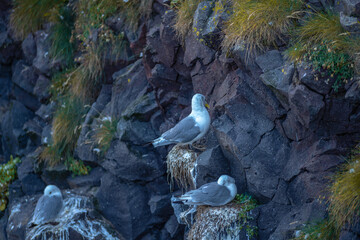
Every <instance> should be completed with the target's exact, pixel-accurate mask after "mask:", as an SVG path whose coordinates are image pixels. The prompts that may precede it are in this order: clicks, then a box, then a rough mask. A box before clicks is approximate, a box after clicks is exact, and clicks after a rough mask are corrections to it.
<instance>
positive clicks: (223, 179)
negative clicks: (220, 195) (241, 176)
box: [217, 175, 235, 186]
mask: <svg viewBox="0 0 360 240" xmlns="http://www.w3.org/2000/svg"><path fill="white" fill-rule="evenodd" d="M217 183H218V184H219V185H223V186H224V185H227V184H231V183H233V184H235V179H233V178H232V177H230V176H228V175H221V177H219V179H218V181H217Z"/></svg>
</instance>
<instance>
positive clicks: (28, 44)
mask: <svg viewBox="0 0 360 240" xmlns="http://www.w3.org/2000/svg"><path fill="white" fill-rule="evenodd" d="M21 48H22V51H23V53H24V57H25V59H26V61H27V63H29V64H31V63H32V62H33V60H34V58H35V57H36V42H35V39H34V35H33V34H32V33H30V34H29V35H28V36H27V37H26V38H25V39H24V41H23V42H22V43H21Z"/></svg>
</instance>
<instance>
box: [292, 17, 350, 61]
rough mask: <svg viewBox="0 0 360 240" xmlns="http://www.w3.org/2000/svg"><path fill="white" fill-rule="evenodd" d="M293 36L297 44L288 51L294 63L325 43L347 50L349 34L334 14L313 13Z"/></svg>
mask: <svg viewBox="0 0 360 240" xmlns="http://www.w3.org/2000/svg"><path fill="white" fill-rule="evenodd" d="M293 34H294V36H293V38H294V40H293V41H294V42H296V44H295V45H294V46H293V47H292V48H291V49H290V51H288V53H289V56H290V58H291V59H292V60H293V61H298V60H300V59H301V58H302V56H303V55H304V54H305V52H306V51H307V50H308V49H311V48H313V47H314V45H319V44H323V43H324V42H326V43H327V44H328V45H329V47H330V48H333V49H336V50H340V49H345V48H347V45H348V44H347V43H346V41H345V40H346V39H347V38H346V36H347V35H348V33H346V31H345V30H344V29H343V27H342V26H341V24H340V20H339V16H338V15H337V14H335V13H332V12H316V13H312V16H311V17H310V18H308V19H307V20H305V21H303V23H302V25H301V26H299V27H297V28H296V29H295V30H294V33H293Z"/></svg>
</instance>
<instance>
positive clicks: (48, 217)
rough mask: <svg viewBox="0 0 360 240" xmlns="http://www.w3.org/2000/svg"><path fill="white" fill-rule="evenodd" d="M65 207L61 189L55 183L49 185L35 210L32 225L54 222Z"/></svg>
mask: <svg viewBox="0 0 360 240" xmlns="http://www.w3.org/2000/svg"><path fill="white" fill-rule="evenodd" d="M62 208H63V198H62V195H61V191H60V189H59V188H58V187H57V186H55V185H48V186H47V187H46V188H45V190H44V195H42V196H41V197H40V198H39V200H38V202H37V204H36V208H35V211H34V215H33V219H32V221H31V223H32V225H39V224H44V223H48V222H52V221H54V220H55V219H56V217H57V216H58V215H59V213H60V212H61V210H62Z"/></svg>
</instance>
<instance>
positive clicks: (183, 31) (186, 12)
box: [172, 0, 201, 41]
mask: <svg viewBox="0 0 360 240" xmlns="http://www.w3.org/2000/svg"><path fill="white" fill-rule="evenodd" d="M200 2H201V0H184V1H172V6H173V8H174V9H175V11H176V18H175V24H174V29H175V31H176V35H177V36H178V38H179V39H180V40H181V41H184V39H185V37H186V35H187V34H188V32H189V31H191V27H192V23H193V17H194V14H195V11H196V9H197V6H198V5H199V3H200Z"/></svg>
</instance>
